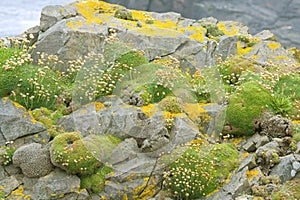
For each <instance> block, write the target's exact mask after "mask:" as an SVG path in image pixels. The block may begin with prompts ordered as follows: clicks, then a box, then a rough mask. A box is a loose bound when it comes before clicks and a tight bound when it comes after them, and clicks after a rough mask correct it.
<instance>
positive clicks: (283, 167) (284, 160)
mask: <svg viewBox="0 0 300 200" xmlns="http://www.w3.org/2000/svg"><path fill="white" fill-rule="evenodd" d="M294 161H295V157H294V156H293V155H287V156H284V157H281V158H280V163H279V164H278V165H276V166H275V167H273V168H272V169H271V172H270V175H271V176H278V177H280V180H281V183H284V182H286V181H288V180H291V179H292V178H293V176H292V174H291V172H292V170H293V166H292V163H293V162H294ZM294 176H295V175H294Z"/></svg>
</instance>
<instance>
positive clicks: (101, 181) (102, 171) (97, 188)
mask: <svg viewBox="0 0 300 200" xmlns="http://www.w3.org/2000/svg"><path fill="white" fill-rule="evenodd" d="M110 172H112V168H110V167H107V166H105V165H102V166H101V167H99V168H98V169H96V171H95V173H94V174H92V175H89V176H81V177H80V180H81V181H80V187H81V188H85V189H88V190H89V191H92V192H93V193H96V194H99V193H100V192H101V191H102V190H103V189H104V186H105V176H106V175H107V174H108V173H110Z"/></svg>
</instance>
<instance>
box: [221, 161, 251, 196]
mask: <svg viewBox="0 0 300 200" xmlns="http://www.w3.org/2000/svg"><path fill="white" fill-rule="evenodd" d="M248 170H249V169H248V167H245V168H244V169H243V170H241V171H239V172H237V173H236V174H234V175H233V176H232V177H231V178H230V182H229V183H228V184H225V185H224V187H223V188H222V190H224V191H225V192H227V193H228V194H231V195H232V197H233V198H234V197H237V196H238V195H239V194H240V193H241V192H247V191H249V190H250V183H249V181H248V178H247V171H248Z"/></svg>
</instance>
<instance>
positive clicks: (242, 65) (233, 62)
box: [217, 56, 256, 86]
mask: <svg viewBox="0 0 300 200" xmlns="http://www.w3.org/2000/svg"><path fill="white" fill-rule="evenodd" d="M255 65H256V63H255V61H253V60H250V59H245V58H243V57H240V56H232V57H230V58H228V59H227V60H226V61H224V62H222V63H221V64H219V65H217V68H218V70H219V72H220V75H221V77H222V79H223V82H224V84H227V85H233V86H234V85H237V84H238V82H239V79H240V76H241V75H242V73H243V72H245V71H255V69H256V66H255Z"/></svg>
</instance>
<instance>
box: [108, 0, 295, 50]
mask: <svg viewBox="0 0 300 200" xmlns="http://www.w3.org/2000/svg"><path fill="white" fill-rule="evenodd" d="M105 1H107V2H111V3H117V4H121V5H124V6H126V7H128V8H133V9H139V10H140V9H141V10H149V11H155V12H167V11H171V10H172V11H175V12H179V13H181V14H182V15H183V16H184V17H187V18H194V19H199V18H203V17H207V16H213V17H215V18H217V19H218V20H234V21H240V22H242V23H243V24H246V25H247V26H249V28H250V32H251V33H252V34H255V33H258V32H261V31H263V30H265V29H269V30H271V31H272V32H273V33H275V35H276V36H277V37H278V38H279V40H280V41H281V42H282V43H283V44H284V45H286V46H289V47H291V46H297V47H298V48H299V46H300V42H299V41H300V40H299V34H297V33H298V32H299V31H300V26H299V24H300V23H299V22H300V21H299V19H300V18H299V15H300V13H299V9H300V3H299V2H298V1H295V0H294V1H288V2H286V1H279V0H276V1H274V0H265V1H259V0H254V1H253V0H247V1H239V0H230V1H228V0H221V1H210V0H174V1H170V2H169V1H165V0H153V1H150V0H147V1H143V2H140V1H139V0H130V1H129V0H125V1H123V0H105Z"/></svg>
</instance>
